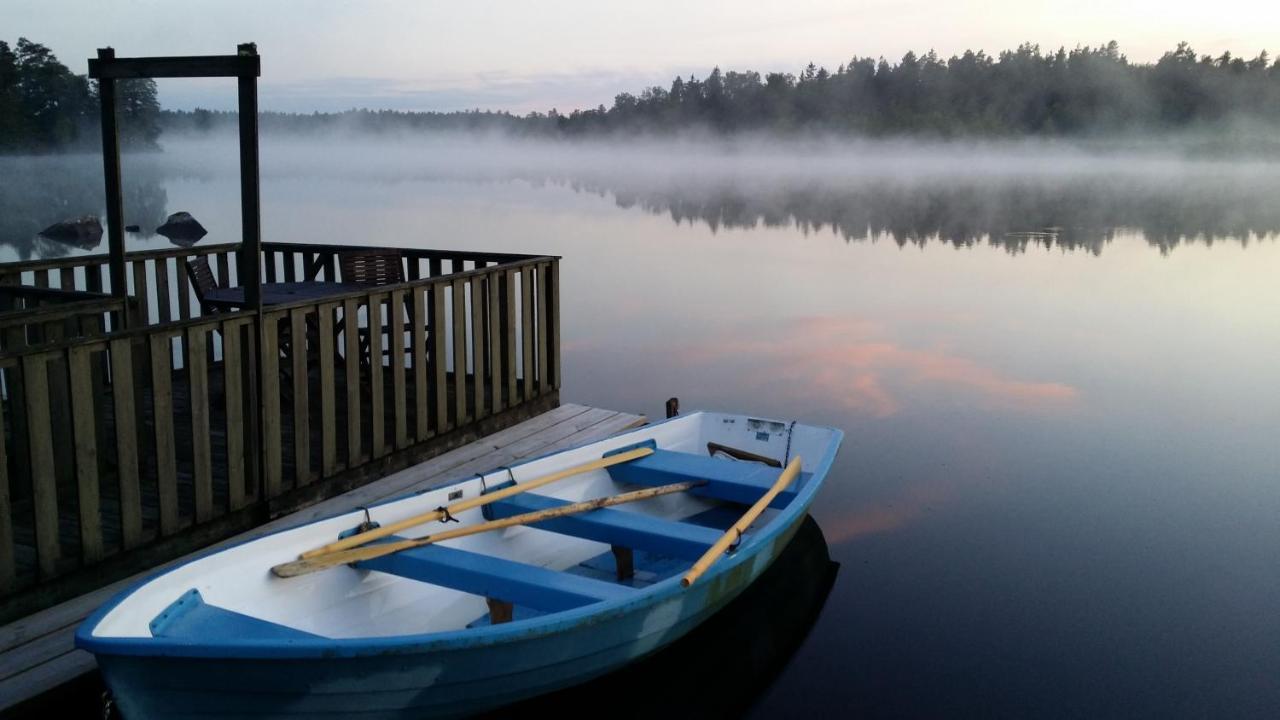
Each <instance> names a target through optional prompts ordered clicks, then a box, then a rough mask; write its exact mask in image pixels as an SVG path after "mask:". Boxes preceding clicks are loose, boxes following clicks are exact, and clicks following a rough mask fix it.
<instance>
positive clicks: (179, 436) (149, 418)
mask: <svg viewBox="0 0 1280 720" xmlns="http://www.w3.org/2000/svg"><path fill="white" fill-rule="evenodd" d="M207 372H208V379H207V381H206V382H207V390H208V394H210V395H212V396H213V397H214V398H222V397H223V396H224V378H225V372H224V367H223V364H222V363H220V362H218V363H210V364H209V366H208V370H207ZM358 372H359V373H361V374H362V384H361V386H360V388H359V389H358V390H357V392H360V393H362V397H363V399H364V400H365V402H362V403H361V404H360V408H359V410H360V420H359V421H358V422H357V423H356V426H357V427H359V428H361V430H362V432H361V435H360V446H361V447H362V448H364V451H363V453H361V460H360V461H358V462H355V463H352V465H357V464H362V463H367V462H369V461H371V460H372V459H373V458H372V457H370V449H371V448H373V447H375V446H379V445H380V446H382V447H385V448H390V447H394V446H395V445H396V439H395V437H394V428H395V407H396V404H395V402H394V388H393V387H392V384H391V383H383V384H382V393H381V395H382V398H383V400H382V402H381V403H378V405H379V406H380V408H381V416H382V417H381V419H380V421H378V422H375V421H374V418H373V405H374V404H373V403H371V402H369V393H370V389H369V386H368V375H369V368H363V369H361V370H359V371H358ZM172 377H173V379H172V381H171V382H170V385H169V388H170V392H169V404H170V409H171V412H169V413H168V415H167V416H166V417H164V418H161V422H162V423H163V424H165V425H167V426H169V427H171V428H172V431H173V435H174V437H175V445H174V457H175V463H174V467H175V470H176V473H174V477H175V478H176V481H177V482H176V486H175V490H176V495H177V497H176V503H175V507H176V509H177V519H176V524H177V527H178V528H179V529H186V528H189V527H191V526H192V525H194V524H195V523H196V522H197V517H196V511H195V507H196V501H195V495H196V483H195V480H194V472H193V470H194V469H193V467H192V458H193V457H194V452H193V447H192V442H193V438H194V437H195V434H194V433H193V428H192V412H191V405H192V402H191V401H192V397H191V386H190V384H189V383H187V382H186V378H187V374H186V371H185V370H175V371H174V372H173V373H172ZM446 377H447V378H448V382H446V383H445V384H444V385H443V391H444V392H445V393H447V397H448V404H449V405H450V406H452V405H453V404H454V403H455V397H454V396H455V394H456V393H455V383H454V382H453V373H448V374H447V375H446ZM460 382H461V384H462V386H463V387H465V392H464V393H463V396H464V397H463V400H462V402H463V403H464V405H465V407H466V411H467V414H469V415H473V414H474V413H475V404H474V400H473V398H474V396H475V394H476V393H475V391H474V383H475V380H474V377H473V376H472V375H467V376H466V377H465V378H463V379H461V380H460ZM291 383H292V380H289V383H282V384H281V387H280V389H281V392H280V402H281V404H282V405H285V406H288V405H291V404H292V402H293V398H292V392H293V386H292V384H291ZM347 383H348V379H347V374H346V373H345V372H339V373H336V374H335V375H334V378H333V381H332V387H333V389H334V395H335V396H337V397H340V398H345V397H347V390H348V387H347ZM320 384H321V378H320V371H319V369H318V368H316V367H314V366H313V367H311V368H310V372H309V373H308V378H307V383H306V385H307V390H308V394H309V395H310V396H311V397H319V395H320ZM404 385H405V389H404V391H403V394H404V395H405V396H407V397H413V396H414V395H415V393H416V391H417V388H416V383H415V378H414V374H413V373H408V374H407V376H406V378H405V380H404ZM516 387H517V391H518V392H523V383H522V382H519V381H518V382H517V384H516ZM98 390H99V394H100V395H101V397H99V398H97V400H96V403H97V405H98V406H99V407H101V408H103V410H104V412H103V420H102V421H103V423H104V424H105V425H106V426H107V427H108V428H110V427H113V426H114V425H115V422H116V418H115V415H114V412H113V410H114V405H113V403H112V402H111V401H110V397H109V395H110V392H109V391H110V388H99V389H98ZM318 406H319V403H313V407H312V408H311V412H310V415H311V416H312V417H310V418H308V419H307V422H306V423H305V424H304V427H305V429H303V434H304V436H307V437H306V439H307V449H308V451H309V452H308V453H307V456H308V459H309V463H308V465H309V467H311V468H319V467H321V465H322V463H323V458H322V454H323V450H324V447H323V446H324V437H323V433H322V428H321V423H320V422H319V418H318V415H319V407H318ZM137 408H138V410H137V411H136V412H137V416H138V417H137V419H138V422H139V423H140V428H141V432H140V433H139V436H140V437H141V439H142V440H141V442H140V443H139V446H140V448H139V449H140V450H141V453H140V454H141V458H140V462H139V467H138V470H139V489H140V497H139V500H140V503H139V505H140V509H141V516H142V517H141V536H140V542H142V543H146V542H152V541H154V540H156V539H157V538H159V537H160V532H159V531H160V527H159V526H160V515H161V512H162V508H161V483H160V480H159V476H160V470H159V468H158V467H157V457H156V448H155V443H154V441H153V438H155V437H156V415H155V402H154V397H153V392H152V389H151V388H149V387H147V388H144V389H143V390H142V391H141V392H140V393H139V397H138V402H137ZM206 412H207V416H208V443H209V454H210V457H211V459H212V462H211V463H210V469H211V471H212V472H211V473H210V478H209V480H210V482H209V485H210V487H209V492H210V494H211V497H210V500H211V502H212V505H213V507H216V508H221V509H226V508H227V507H228V506H230V505H232V503H231V499H230V498H231V494H232V488H231V480H230V479H229V478H228V472H227V471H228V468H229V466H230V462H229V458H228V447H229V446H228V442H227V440H228V437H227V418H226V413H225V405H224V404H222V403H216V402H215V403H208V404H207V410H206ZM334 414H335V421H336V426H337V427H342V428H346V427H347V426H348V417H347V405H346V404H345V403H342V404H336V406H335V411H334ZM4 420H5V425H6V426H8V427H13V422H12V419H11V418H10V417H6V418H4ZM406 420H407V426H408V429H409V432H410V434H411V435H416V434H417V432H418V429H417V427H416V423H415V417H414V416H412V415H409V416H408V417H407V418H406ZM295 422H296V420H295V416H293V415H283V416H282V418H281V423H280V433H279V436H280V448H281V452H280V455H281V469H282V470H281V480H280V487H281V491H282V492H288V491H290V490H295V489H299V488H301V487H303V486H305V485H307V484H308V483H311V482H315V481H316V480H318V479H319V477H318V475H319V473H318V472H313V473H311V474H310V475H309V476H306V477H299V476H298V473H297V472H296V459H297V453H296V451H295V447H296V441H297V439H298V437H299V436H298V433H297V432H296V431H295V427H294V425H295ZM375 428H376V429H377V430H378V431H379V434H380V435H381V437H380V438H378V439H377V440H375V437H374V434H375ZM333 440H334V443H335V447H334V448H333V449H332V452H333V453H334V455H335V456H336V457H341V458H347V457H348V456H349V454H350V448H349V443H350V439H349V438H348V435H347V433H336V434H335V435H334V437H333ZM70 442H71V437H70V434H61V435H60V436H58V437H55V438H54V444H55V446H59V445H61V446H62V447H55V452H56V453H59V454H60V455H61V456H62V457H64V458H69V457H70V456H71V454H72V448H71V445H70ZM10 444H17V445H26V444H27V439H26V438H16V443H15V442H14V441H11V442H10ZM99 461H100V464H101V466H102V468H101V469H100V471H99V476H98V497H99V500H98V502H99V512H100V516H101V521H100V522H101V524H102V530H103V532H102V546H103V553H104V554H106V555H114V554H116V553H118V552H120V550H121V549H122V548H121V545H120V544H121V539H122V537H123V528H122V522H121V507H122V504H121V501H120V500H121V499H120V482H119V477H118V474H117V472H116V469H117V468H118V466H119V462H118V460H117V457H116V447H115V445H114V444H112V443H101V450H100V452H99ZM62 469H63V470H64V471H65V472H64V475H65V478H64V479H63V480H62V482H60V483H59V487H58V490H59V495H60V496H61V497H62V498H64V499H63V500H62V501H61V502H59V503H58V536H59V542H60V545H61V548H62V551H63V554H64V557H62V558H61V559H60V560H59V564H60V565H61V566H65V567H66V569H67V570H71V569H74V568H75V566H76V564H77V561H78V558H79V556H80V551H81V536H80V505H79V502H77V500H78V497H77V494H76V493H75V492H74V487H73V486H74V484H75V483H74V476H73V473H72V472H71V470H72V468H71V467H70V465H69V464H66V465H65V466H64V467H62ZM240 492H241V493H242V497H243V499H242V500H241V501H240V503H239V504H240V505H243V504H245V503H251V502H253V501H255V500H256V499H257V495H256V493H255V488H254V487H252V486H249V487H245V488H243V489H240ZM11 503H12V507H13V511H14V512H13V518H14V521H13V539H14V546H15V548H14V555H15V560H16V563H15V564H16V568H17V573H16V574H17V579H18V582H19V583H20V584H28V583H34V581H35V578H36V575H37V573H38V570H39V568H38V558H37V551H36V545H37V539H36V528H35V524H34V518H35V512H34V509H33V507H32V505H33V498H32V497H31V495H29V494H28V495H26V497H23V498H19V499H14V500H12V501H11Z"/></svg>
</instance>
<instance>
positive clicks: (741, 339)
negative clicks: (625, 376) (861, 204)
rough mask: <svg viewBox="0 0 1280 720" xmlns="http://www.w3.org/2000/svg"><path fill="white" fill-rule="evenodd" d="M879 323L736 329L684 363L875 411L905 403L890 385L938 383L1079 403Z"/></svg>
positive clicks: (1063, 392) (1028, 402) (1039, 402)
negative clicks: (713, 366) (910, 343)
mask: <svg viewBox="0 0 1280 720" xmlns="http://www.w3.org/2000/svg"><path fill="white" fill-rule="evenodd" d="M882 335H883V330H882V329H881V328H880V327H879V326H878V325H876V324H875V323H872V322H869V321H866V320H862V319H858V318H845V317H811V318H803V319H801V320H800V321H798V322H797V323H795V324H794V325H793V326H791V327H790V328H789V329H788V330H787V331H786V333H785V334H784V335H783V336H781V337H772V338H762V337H759V336H743V335H734V336H728V337H713V338H710V339H708V341H707V342H703V343H699V344H697V345H694V346H690V347H686V348H684V350H683V351H681V352H680V354H679V359H680V360H681V361H683V363H687V364H693V365H700V364H707V363H713V362H718V361H721V360H724V359H726V358H729V357H735V358H744V359H746V360H747V361H748V362H751V361H752V360H755V359H759V360H763V361H764V362H763V365H762V366H759V365H755V364H754V363H753V365H754V366H753V367H752V369H750V370H748V371H747V375H746V378H745V379H746V380H747V382H749V383H751V384H752V385H754V386H758V387H767V386H778V385H783V386H785V387H786V389H787V391H788V392H789V393H791V394H793V395H800V396H801V397H805V398H809V399H814V400H818V401H824V400H825V401H834V402H837V403H839V404H840V405H842V406H843V407H846V408H849V409H852V410H858V411H861V412H867V413H870V414H872V415H874V416H877V417H886V416H889V415H893V414H895V413H897V412H898V411H899V410H900V409H901V406H902V402H901V400H899V399H898V398H897V397H896V396H895V394H894V393H893V392H892V391H891V390H890V387H891V386H893V385H895V384H896V385H899V386H901V385H915V384H921V383H934V384H941V385H948V386H952V387H959V388H963V389H968V390H973V391H977V392H978V393H979V394H980V395H981V396H982V397H983V398H984V399H986V400H988V401H996V402H1001V403H1008V404H1014V405H1018V406H1034V407H1043V406H1046V405H1061V404H1065V403H1070V402H1072V401H1074V400H1075V399H1076V398H1077V397H1078V395H1079V393H1078V391H1077V390H1076V389H1075V388H1073V387H1071V386H1070V385H1066V384H1063V383H1059V382H1038V381H1029V380H1019V379H1013V378H1008V377H1005V376H1003V375H1001V374H1000V373H999V372H997V371H996V370H995V369H993V368H990V367H987V366H984V365H981V364H979V363H977V362H975V361H973V360H971V359H968V358H964V357H960V356H958V355H954V354H951V353H949V352H947V351H945V350H943V349H916V348H907V347H903V346H901V345H899V344H897V343H895V342H892V341H890V340H887V339H884V338H883V337H882Z"/></svg>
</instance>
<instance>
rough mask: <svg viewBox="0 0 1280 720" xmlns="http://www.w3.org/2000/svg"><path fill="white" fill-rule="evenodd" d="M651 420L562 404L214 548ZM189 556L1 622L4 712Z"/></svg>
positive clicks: (68, 667) (74, 662) (83, 660)
mask: <svg viewBox="0 0 1280 720" xmlns="http://www.w3.org/2000/svg"><path fill="white" fill-rule="evenodd" d="M644 422H645V419H644V417H642V416H640V415H632V414H629V413H623V412H616V411H612V410H601V409H598V408H590V407H586V406H583V405H572V404H566V405H561V406H559V407H557V408H555V409H554V410H551V411H549V412H546V413H543V414H541V415H537V416H535V417H533V418H531V419H529V420H526V421H524V422H522V423H519V424H517V425H513V426H511V427H508V428H506V429H504V430H500V431H498V432H496V433H494V434H492V435H489V436H487V437H484V438H481V439H480V440H478V441H476V442H473V443H471V444H469V445H464V446H462V447H459V448H456V449H454V450H451V451H449V452H446V453H444V454H442V455H438V456H436V457H434V458H432V459H430V460H428V461H426V462H423V463H420V464H418V465H414V466H412V467H409V468H407V469H405V470H402V471H400V472H397V473H395V474H392V475H389V476H387V477H385V478H381V479H379V480H377V481H374V482H372V483H369V484H367V485H363V486H361V487H359V488H357V489H355V490H352V491H350V492H347V493H344V494H342V495H338V496H336V497H332V498H329V499H328V500H324V501H321V502H319V503H316V504H314V505H311V506H309V507H307V508H305V509H303V510H300V511H298V512H295V513H293V514H291V515H287V516H284V517H281V518H278V519H276V520H273V521H271V522H269V523H267V524H265V525H261V526H259V527H256V528H254V529H253V530H251V531H249V532H246V533H243V534H241V535H237V536H236V537H232V538H229V539H227V540H224V541H222V542H221V543H218V544H217V545H215V546H214V547H220V546H225V545H231V544H236V543H241V542H244V541H245V540H248V539H250V538H254V537H258V536H261V535H265V534H268V533H271V532H275V531H278V530H283V529H285V528H288V527H293V526H295V525H301V524H303V523H306V522H310V521H311V520H314V519H317V518H320V517H325V516H328V515H333V514H337V513H341V512H346V511H349V510H352V509H354V508H357V507H360V506H363V505H368V504H371V503H376V502H378V501H380V500H384V499H387V498H390V497H394V496H397V495H403V494H406V493H411V492H415V491H418V490H424V489H428V488H431V487H434V486H436V485H439V484H441V483H443V482H447V481H450V480H454V479H457V478H460V477H465V476H468V475H471V474H474V473H477V472H482V471H485V470H489V469H492V468H494V467H499V466H501V465H507V464H510V463H512V462H515V461H518V460H521V459H525V458H531V457H536V456H539V455H543V454H546V453H550V452H555V451H557V450H561V449H564V448H567V447H572V446H575V445H580V444H583V443H589V442H593V441H596V440H599V439H601V438H604V437H607V436H609V435H612V434H614V433H617V432H620V431H622V430H626V429H628V428H632V427H636V426H639V425H642V424H644ZM186 560H187V558H186V557H183V558H178V559H176V560H173V561H171V562H169V563H167V564H165V565H162V566H160V568H154V569H152V570H148V571H147V572H145V573H141V574H139V575H135V576H133V577H130V578H126V579H124V580H121V581H119V582H116V583H113V584H111V585H108V586H106V587H103V588H100V589H98V590H95V591H93V592H90V593H87V594H85V595H81V596H79V597H77V598H75V599H73V600H70V601H67V602H64V603H62V604H60V605H56V606H54V607H50V608H47V609H45V610H42V611H40V612H38V613H35V614H33V615H29V616H27V617H24V618H22V619H21V620H18V621H16V622H13V623H10V624H9V625H6V626H3V627H0V712H6V711H11V710H22V709H24V707H30V706H31V702H29V701H32V702H35V703H39V700H38V699H37V698H39V696H42V695H44V694H45V693H48V692H49V691H51V690H54V689H55V688H58V687H60V686H62V685H64V684H66V683H69V682H72V681H75V680H77V679H79V678H82V677H83V676H85V675H87V674H88V673H91V672H92V671H93V670H94V660H93V657H92V656H91V655H89V654H88V653H86V652H83V651H80V650H76V649H75V648H74V646H73V637H74V633H75V629H76V627H77V626H78V625H79V624H80V622H81V621H82V620H83V619H84V618H85V617H86V616H87V615H88V614H89V613H90V612H92V611H93V610H94V609H95V608H97V607H98V606H99V605H101V604H102V603H103V602H105V601H106V600H108V599H109V598H110V597H111V596H112V595H114V594H116V593H118V592H120V591H121V590H122V589H124V588H125V587H128V586H129V585H130V584H132V583H134V582H136V581H137V580H139V579H140V578H142V577H144V576H146V575H149V574H152V573H154V572H156V571H157V570H159V569H162V568H164V567H169V566H172V565H177V564H181V563H183V562H185V561H186ZM33 699H37V700H33ZM24 704H25V705H24Z"/></svg>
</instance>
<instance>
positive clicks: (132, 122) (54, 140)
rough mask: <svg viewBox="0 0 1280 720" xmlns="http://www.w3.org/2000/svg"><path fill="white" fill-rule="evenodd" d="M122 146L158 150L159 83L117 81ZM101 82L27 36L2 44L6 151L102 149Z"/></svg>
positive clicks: (1, 142) (1, 147) (1, 129)
mask: <svg viewBox="0 0 1280 720" xmlns="http://www.w3.org/2000/svg"><path fill="white" fill-rule="evenodd" d="M116 107H117V109H118V112H119V114H120V120H119V128H120V142H121V145H122V146H124V147H127V148H130V149H142V150H151V149H157V148H158V147H159V145H158V144H157V140H158V139H159V137H160V123H159V119H160V103H159V101H158V100H157V99H156V84H155V81H154V80H123V81H118V82H117V83H116ZM100 128H101V126H100V124H99V113H98V87H97V82H94V81H90V80H89V79H88V78H87V77H85V76H84V75H77V74H75V73H73V72H72V71H71V70H70V69H69V68H67V66H66V65H63V64H62V63H61V62H59V61H58V58H57V56H56V55H54V54H53V52H52V51H51V50H50V49H49V48H47V47H45V46H44V45H41V44H40V43H36V42H32V41H30V40H28V39H27V38H18V42H17V43H16V44H15V45H13V46H12V47H11V46H10V45H9V43H7V42H5V41H3V40H0V152H5V153H47V152H54V151H61V150H97V149H99V147H100V135H99V133H100Z"/></svg>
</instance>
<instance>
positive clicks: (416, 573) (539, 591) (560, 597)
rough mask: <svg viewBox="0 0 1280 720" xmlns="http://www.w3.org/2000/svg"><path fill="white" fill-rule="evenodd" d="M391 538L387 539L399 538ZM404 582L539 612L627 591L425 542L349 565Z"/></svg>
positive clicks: (589, 602) (582, 578)
mask: <svg viewBox="0 0 1280 720" xmlns="http://www.w3.org/2000/svg"><path fill="white" fill-rule="evenodd" d="M402 539H403V538H396V537H395V536H392V537H391V538H389V539H388V541H394V540H402ZM355 566H356V567H357V568H359V569H361V570H375V571H377V572H383V573H389V574H391V575H396V576H399V577H403V578H408V579H410V580H417V581H419V582H427V583H431V584H433V585H440V586H442V587H447V588H451V589H453V590H461V591H462V592H466V593H472V594H474V595H483V596H484V597H486V598H491V599H500V600H502V601H505V602H507V603H514V604H516V605H521V606H524V607H530V608H533V609H535V610H540V611H542V612H559V611H561V610H571V609H573V608H576V607H582V606H583V605H590V604H591V603H596V602H600V601H602V600H612V599H614V598H619V597H625V596H627V595H630V594H631V593H633V592H635V591H634V590H633V589H631V588H628V587H625V586H622V585H617V584H614V583H611V582H605V581H603V580H594V579H592V578H588V577H582V576H581V575H573V574H570V573H565V572H559V571H557V570H549V569H547V568H544V567H538V566H537V565H529V564H526V563H521V562H515V561H513V560H505V559H503V558H497V557H493V556H491V555H482V554H480V553H474V552H471V551H469V550H459V549H458V548H451V547H445V546H443V545H426V546H424V547H420V548H414V549H412V550H404V551H401V552H398V553H393V554H391V555H384V556H382V557H380V558H374V559H372V560H362V561H360V562H358V563H356V564H355Z"/></svg>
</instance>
